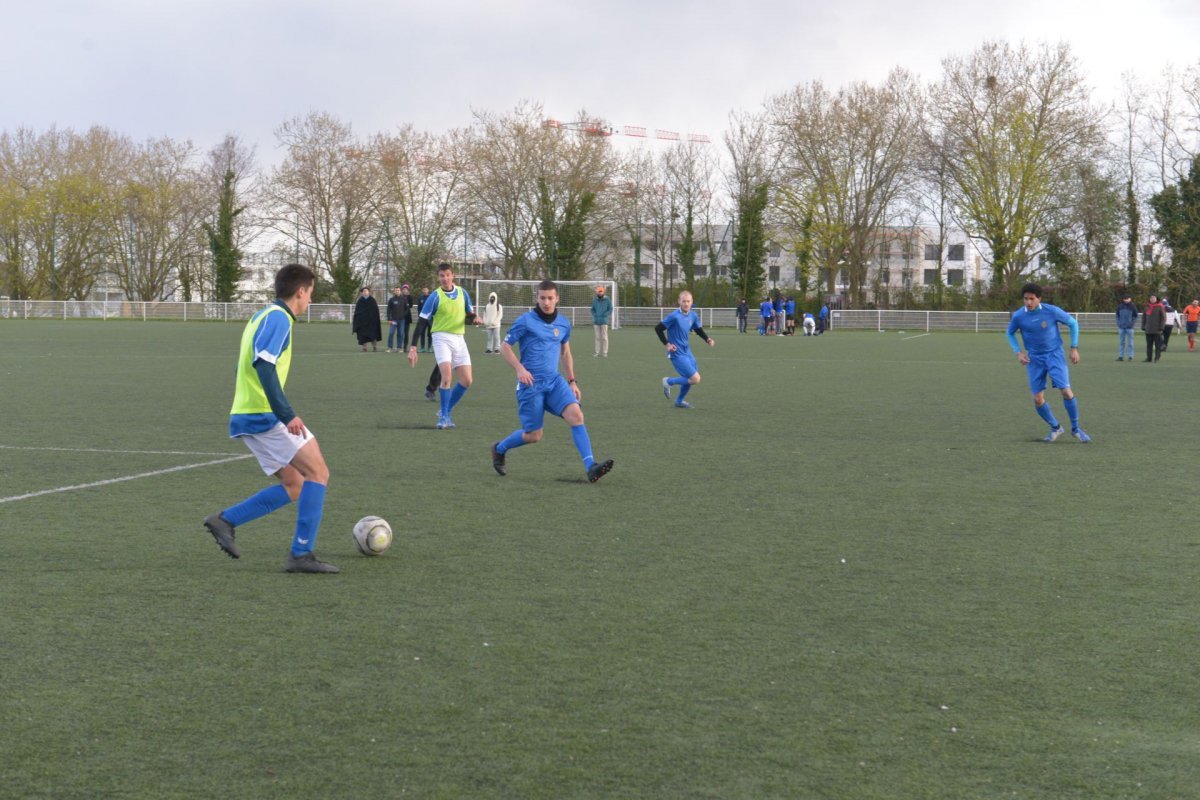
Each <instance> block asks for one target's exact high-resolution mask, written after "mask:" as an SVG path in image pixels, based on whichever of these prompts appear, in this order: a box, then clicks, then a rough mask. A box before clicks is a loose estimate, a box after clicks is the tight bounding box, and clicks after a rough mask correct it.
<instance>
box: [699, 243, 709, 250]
mask: <svg viewBox="0 0 1200 800" xmlns="http://www.w3.org/2000/svg"><path fill="white" fill-rule="evenodd" d="M700 252H701V253H707V252H708V242H701V243H700Z"/></svg>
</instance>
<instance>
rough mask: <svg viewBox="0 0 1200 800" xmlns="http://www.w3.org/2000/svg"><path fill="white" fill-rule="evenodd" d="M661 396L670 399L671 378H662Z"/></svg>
mask: <svg viewBox="0 0 1200 800" xmlns="http://www.w3.org/2000/svg"><path fill="white" fill-rule="evenodd" d="M663 397H665V398H667V399H668V400H670V399H671V379H670V378H663Z"/></svg>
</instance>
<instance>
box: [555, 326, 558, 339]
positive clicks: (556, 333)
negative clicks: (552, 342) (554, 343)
mask: <svg viewBox="0 0 1200 800" xmlns="http://www.w3.org/2000/svg"><path fill="white" fill-rule="evenodd" d="M554 338H555V339H557V338H558V328H557V327H555V328H554Z"/></svg>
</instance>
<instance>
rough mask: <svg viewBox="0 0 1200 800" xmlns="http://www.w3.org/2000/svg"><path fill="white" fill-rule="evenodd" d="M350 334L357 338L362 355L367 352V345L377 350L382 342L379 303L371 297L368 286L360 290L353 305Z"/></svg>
mask: <svg viewBox="0 0 1200 800" xmlns="http://www.w3.org/2000/svg"><path fill="white" fill-rule="evenodd" d="M350 332H351V333H353V334H354V335H355V336H357V337H358V343H359V345H361V346H362V349H363V352H364V353H365V352H367V345H368V344H370V345H371V349H372V350H378V349H379V347H378V344H379V342H381V341H383V326H382V325H381V324H380V323H379V303H377V302H376V301H375V298H374V297H371V288H370V287H369V286H364V287H363V288H362V293H361V294H360V295H359V296H358V300H357V301H355V303H354V321H353V322H352V323H351V325H350Z"/></svg>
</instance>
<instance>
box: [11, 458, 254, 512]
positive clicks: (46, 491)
mask: <svg viewBox="0 0 1200 800" xmlns="http://www.w3.org/2000/svg"><path fill="white" fill-rule="evenodd" d="M251 457H252V456H251V455H250V454H246V455H241V456H231V457H229V458H218V459H217V460H216V461H205V462H203V463H200V464H184V465H183V466H179V467H168V468H167V469H156V470H153V471H152V472H139V473H138V474H137V475H124V476H122V477H120V478H108V479H106V480H102V481H94V482H92V483H78V484H75V485H74V486H59V487H57V488H55V489H43V490H41V491H40V492H29V493H27V494H15V495H13V496H12V497H0V503H12V502H15V501H17V500H28V499H30V498H32V497H41V496H43V495H47V494H59V493H60V492H74V491H76V490H78V489H94V488H95V487H97V486H108V485H110V484H113V483H124V482H125V481H136V480H138V479H140V478H153V477H155V476H157V475H167V474H169V473H172V472H182V471H184V470H187V469H197V468H198V467H211V466H213V465H214V464H225V463H228V462H230V461H241V460H242V459H245V458H251Z"/></svg>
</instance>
